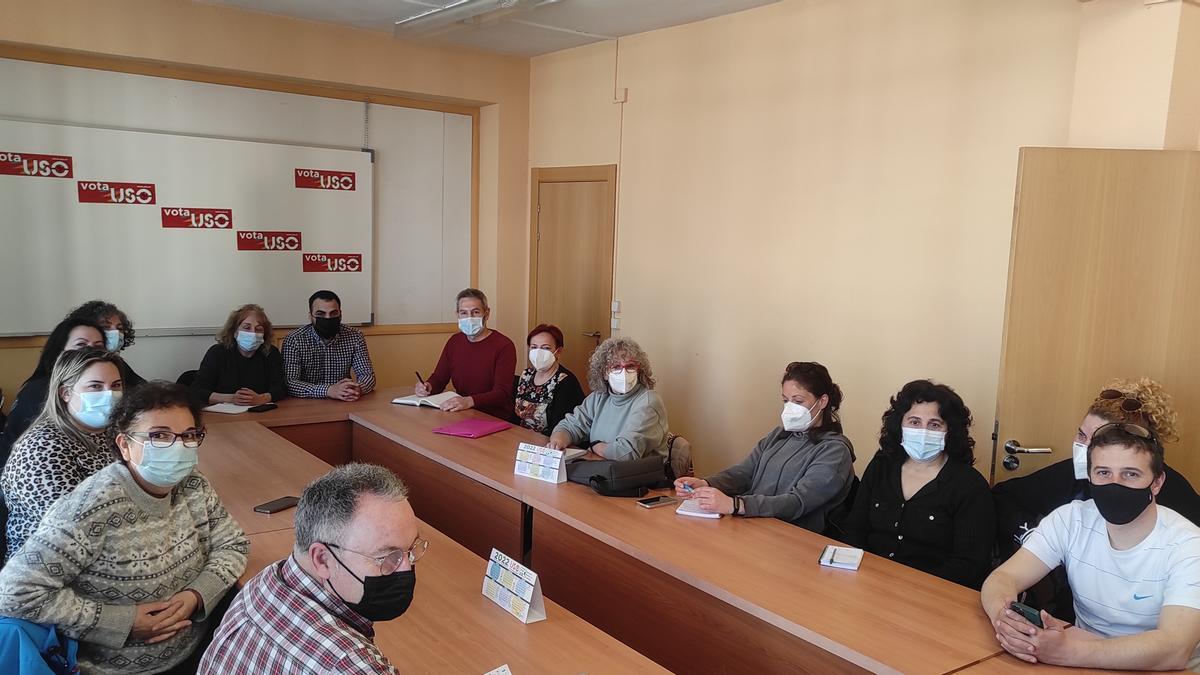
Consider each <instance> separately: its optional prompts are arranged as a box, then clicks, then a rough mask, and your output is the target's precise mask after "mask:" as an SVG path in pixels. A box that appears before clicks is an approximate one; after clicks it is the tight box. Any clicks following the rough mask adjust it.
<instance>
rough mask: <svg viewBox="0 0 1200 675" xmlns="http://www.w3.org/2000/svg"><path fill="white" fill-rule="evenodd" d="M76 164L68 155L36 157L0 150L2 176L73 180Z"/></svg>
mask: <svg viewBox="0 0 1200 675" xmlns="http://www.w3.org/2000/svg"><path fill="white" fill-rule="evenodd" d="M74 172H75V163H74V162H73V161H72V160H71V158H70V157H67V156H66V155H34V154H30V153H28V152H8V151H5V150H0V176H35V177H41V178H71V177H73V176H74Z"/></svg>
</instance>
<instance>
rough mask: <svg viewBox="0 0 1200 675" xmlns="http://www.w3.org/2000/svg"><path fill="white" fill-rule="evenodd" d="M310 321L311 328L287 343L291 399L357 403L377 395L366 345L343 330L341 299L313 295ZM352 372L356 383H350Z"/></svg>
mask: <svg viewBox="0 0 1200 675" xmlns="http://www.w3.org/2000/svg"><path fill="white" fill-rule="evenodd" d="M308 315H309V319H310V320H311V323H309V324H308V325H307V326H304V327H302V328H297V329H296V330H294V331H292V333H291V334H290V335H288V336H287V337H286V338H284V340H283V372H284V374H285V375H287V383H288V391H289V392H291V394H292V396H299V397H301V398H327V397H328V398H336V399H338V400H341V401H357V400H358V398H359V397H360V396H362V395H363V394H366V393H369V392H370V391H371V390H372V389H374V388H375V369H374V368H372V367H371V355H370V354H369V353H367V339H366V338H365V337H363V334H362V333H360V332H359V331H356V330H354V329H353V328H349V327H347V326H343V325H342V300H341V298H339V297H338V296H337V293H334V292H333V291H317V292H316V293H313V294H312V295H311V296H310V297H309V298H308ZM351 370H353V371H354V375H355V376H356V377H357V381H355V380H352V379H350V371H351Z"/></svg>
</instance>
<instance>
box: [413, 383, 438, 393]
mask: <svg viewBox="0 0 1200 675" xmlns="http://www.w3.org/2000/svg"><path fill="white" fill-rule="evenodd" d="M431 391H433V387H431V386H429V383H428V382H418V383H417V386H415V387H413V393H414V394H416V395H417V396H428V395H429V392H431Z"/></svg>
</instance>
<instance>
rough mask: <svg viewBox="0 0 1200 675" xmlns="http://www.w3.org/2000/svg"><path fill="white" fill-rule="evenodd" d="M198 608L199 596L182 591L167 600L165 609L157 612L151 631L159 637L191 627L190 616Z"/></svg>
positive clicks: (191, 592) (188, 591)
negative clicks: (155, 621)
mask: <svg viewBox="0 0 1200 675" xmlns="http://www.w3.org/2000/svg"><path fill="white" fill-rule="evenodd" d="M199 607H200V595H199V594H198V593H196V592H194V591H190V590H182V591H180V592H178V593H176V594H175V595H172V596H171V597H170V598H169V599H168V600H167V609H166V610H164V611H162V612H159V613H158V614H157V615H156V617H157V618H158V623H156V624H155V625H154V626H153V628H152V630H153V631H154V632H155V633H158V634H159V635H161V634H164V633H172V634H174V633H176V632H178V631H180V630H183V629H184V628H187V627H188V626H189V625H191V623H192V622H191V616H192V615H193V614H195V613H196V609H197V608H199Z"/></svg>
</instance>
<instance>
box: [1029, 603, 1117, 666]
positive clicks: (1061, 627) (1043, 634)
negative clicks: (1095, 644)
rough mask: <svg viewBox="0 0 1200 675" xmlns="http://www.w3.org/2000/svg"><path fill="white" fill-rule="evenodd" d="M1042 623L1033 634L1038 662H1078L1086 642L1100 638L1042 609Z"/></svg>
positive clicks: (1064, 663)
mask: <svg viewBox="0 0 1200 675" xmlns="http://www.w3.org/2000/svg"><path fill="white" fill-rule="evenodd" d="M1042 625H1043V626H1045V628H1043V629H1041V630H1038V631H1037V633H1036V634H1035V635H1034V636H1033V642H1034V645H1033V648H1034V658H1036V659H1037V660H1038V662H1040V663H1050V664H1053V665H1058V666H1071V665H1076V664H1078V663H1079V660H1080V655H1081V653H1082V650H1086V649H1087V648H1088V647H1087V644H1086V643H1088V642H1090V641H1092V640H1097V639H1101V638H1100V637H1099V636H1098V635H1092V634H1091V633H1089V632H1087V631H1085V630H1081V629H1079V628H1075V627H1074V626H1072V625H1071V624H1069V623H1067V622H1066V621H1063V620H1062V619H1057V618H1055V617H1053V616H1050V614H1049V613H1047V612H1046V611H1045V610H1042Z"/></svg>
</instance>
